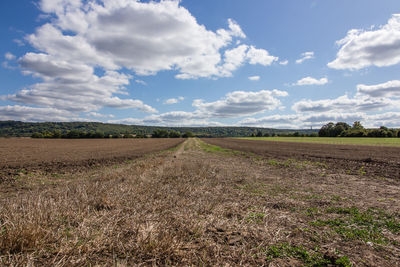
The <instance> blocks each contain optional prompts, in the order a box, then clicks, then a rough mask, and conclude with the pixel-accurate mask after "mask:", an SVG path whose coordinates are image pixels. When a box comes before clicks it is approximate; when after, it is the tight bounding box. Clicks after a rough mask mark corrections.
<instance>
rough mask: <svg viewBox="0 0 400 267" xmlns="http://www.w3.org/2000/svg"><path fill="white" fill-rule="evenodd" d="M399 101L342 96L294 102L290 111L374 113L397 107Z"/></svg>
mask: <svg viewBox="0 0 400 267" xmlns="http://www.w3.org/2000/svg"><path fill="white" fill-rule="evenodd" d="M399 105H400V101H396V100H392V99H388V98H371V97H368V96H362V95H359V96H356V97H354V98H349V96H348V95H343V96H340V97H338V98H335V99H323V100H310V99H305V100H301V101H298V102H296V103H295V104H294V105H293V106H292V109H293V110H294V111H296V112H300V113H304V112H328V111H337V112H342V111H344V110H345V111H353V112H358V111H374V110H375V111H376V110H384V109H390V108H396V107H399Z"/></svg>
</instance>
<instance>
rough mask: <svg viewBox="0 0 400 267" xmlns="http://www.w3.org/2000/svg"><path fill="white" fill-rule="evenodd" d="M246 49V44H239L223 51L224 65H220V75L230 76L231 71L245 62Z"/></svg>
mask: <svg viewBox="0 0 400 267" xmlns="http://www.w3.org/2000/svg"><path fill="white" fill-rule="evenodd" d="M248 49H249V47H248V46H247V45H240V46H238V47H236V48H233V49H231V50H226V51H225V54H224V65H223V66H222V67H221V73H223V74H222V76H228V77H229V76H232V71H235V70H236V69H237V68H239V67H240V66H241V65H242V64H243V63H244V62H245V60H246V52H247V50H248Z"/></svg>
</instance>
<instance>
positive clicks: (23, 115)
mask: <svg viewBox="0 0 400 267" xmlns="http://www.w3.org/2000/svg"><path fill="white" fill-rule="evenodd" d="M0 120H18V121H60V122H65V121H88V120H87V119H83V118H80V117H78V116H76V115H75V114H74V113H72V112H68V111H65V110H59V109H55V108H35V107H26V106H19V105H15V106H10V105H8V106H0Z"/></svg>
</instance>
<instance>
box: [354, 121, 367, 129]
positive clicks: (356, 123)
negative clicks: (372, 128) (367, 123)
mask: <svg viewBox="0 0 400 267" xmlns="http://www.w3.org/2000/svg"><path fill="white" fill-rule="evenodd" d="M352 128H353V129H354V130H364V129H365V128H364V126H362V124H361V122H359V121H355V122H354V123H353V127H352Z"/></svg>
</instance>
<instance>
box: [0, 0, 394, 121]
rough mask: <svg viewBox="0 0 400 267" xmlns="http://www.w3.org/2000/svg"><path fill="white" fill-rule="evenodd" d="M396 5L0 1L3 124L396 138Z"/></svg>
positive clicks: (336, 0) (359, 0)
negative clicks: (338, 130)
mask: <svg viewBox="0 0 400 267" xmlns="http://www.w3.org/2000/svg"><path fill="white" fill-rule="evenodd" d="M399 14H400V2H399V1H398V0H385V1H372V0H353V1H348V0H319V1H318V0H304V1H294V0H290V1H289V0H279V1H278V0H268V1H265V0H252V1H243V0H218V1H211V0H202V1H195V0H182V1H180V2H179V1H135V0H97V1H92V0H68V1H67V0H34V1H32V0H20V1H11V0H3V1H1V2H0V25H1V26H0V34H1V36H2V39H1V40H2V41H1V42H0V56H1V68H0V79H1V83H0V120H21V121H101V122H111V123H125V124H141V125H163V126H218V125H221V126H222V125H232V126H261V127H276V128H309V127H320V126H321V125H323V124H325V123H327V122H329V121H346V122H348V123H352V122H353V121H356V120H360V121H362V123H363V124H364V125H365V126H368V127H379V126H380V125H386V126H389V127H400V77H399V73H400V64H399V63H400V15H399Z"/></svg>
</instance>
